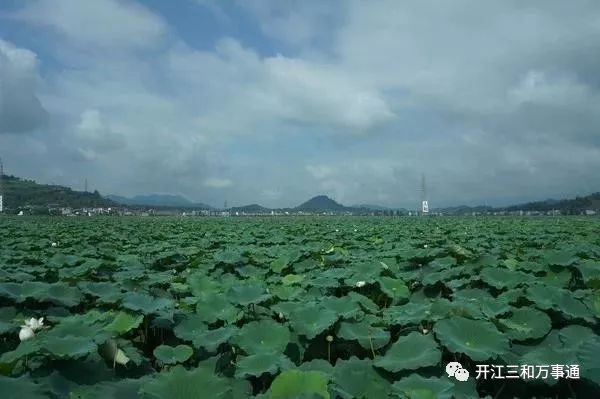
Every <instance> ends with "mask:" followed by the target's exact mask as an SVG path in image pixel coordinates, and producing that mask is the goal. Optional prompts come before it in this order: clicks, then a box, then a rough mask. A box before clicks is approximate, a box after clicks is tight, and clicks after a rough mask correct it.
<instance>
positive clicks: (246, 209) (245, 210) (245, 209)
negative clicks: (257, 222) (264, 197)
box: [229, 204, 271, 213]
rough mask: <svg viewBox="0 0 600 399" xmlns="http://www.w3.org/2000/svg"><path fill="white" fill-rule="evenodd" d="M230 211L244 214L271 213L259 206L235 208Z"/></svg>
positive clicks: (269, 210)
mask: <svg viewBox="0 0 600 399" xmlns="http://www.w3.org/2000/svg"><path fill="white" fill-rule="evenodd" d="M229 211H231V212H243V213H267V212H271V209H269V208H265V207H264V206H261V205H258V204H251V205H245V206H237V207H233V208H231V209H230V210H229Z"/></svg>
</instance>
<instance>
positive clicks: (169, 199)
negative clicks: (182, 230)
mask: <svg viewBox="0 0 600 399" xmlns="http://www.w3.org/2000/svg"><path fill="white" fill-rule="evenodd" d="M106 198H108V199H110V200H112V201H114V202H117V203H119V204H123V205H129V206H135V205H138V206H155V207H170V208H201V209H211V208H212V207H211V206H210V205H206V204H202V203H194V202H192V201H190V200H188V199H187V198H185V197H182V196H180V195H170V194H150V195H136V196H135V197H131V198H129V197H123V196H120V195H112V194H111V195H107V196H106Z"/></svg>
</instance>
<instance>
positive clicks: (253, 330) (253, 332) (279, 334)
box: [233, 320, 290, 354]
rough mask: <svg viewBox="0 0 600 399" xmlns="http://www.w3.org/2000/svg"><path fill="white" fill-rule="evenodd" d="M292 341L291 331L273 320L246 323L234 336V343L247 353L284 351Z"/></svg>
mask: <svg viewBox="0 0 600 399" xmlns="http://www.w3.org/2000/svg"><path fill="white" fill-rule="evenodd" d="M289 342H290V331H289V330H288V328H287V327H286V326H284V325H281V324H279V323H277V322H275V321H273V320H260V321H253V322H250V323H247V324H244V326H243V327H242V328H240V329H239V331H238V333H237V335H235V337H234V338H233V343H235V344H236V345H237V346H239V347H240V348H241V349H242V350H243V351H244V352H246V353H247V354H256V353H265V352H283V351H284V350H285V347H286V346H287V344H288V343H289Z"/></svg>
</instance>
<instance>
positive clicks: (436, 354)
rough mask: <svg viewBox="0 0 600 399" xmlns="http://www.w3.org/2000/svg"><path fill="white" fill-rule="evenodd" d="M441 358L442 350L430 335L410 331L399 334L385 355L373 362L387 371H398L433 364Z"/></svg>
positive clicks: (437, 362)
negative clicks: (402, 334)
mask: <svg viewBox="0 0 600 399" xmlns="http://www.w3.org/2000/svg"><path fill="white" fill-rule="evenodd" d="M441 360H442V352H441V351H440V349H439V347H438V344H437V343H436V341H435V339H434V338H433V337H432V336H431V335H423V334H421V333H417V332H412V333H410V334H408V335H406V336H400V337H399V338H398V340H397V341H396V342H394V344H392V346H391V347H390V348H389V349H388V350H387V352H386V353H385V356H381V357H378V358H376V359H375V360H374V362H373V364H374V365H375V366H376V367H381V368H383V369H385V370H387V371H391V372H399V371H402V370H416V369H418V368H420V367H428V366H435V365H437V364H439V363H440V362H441Z"/></svg>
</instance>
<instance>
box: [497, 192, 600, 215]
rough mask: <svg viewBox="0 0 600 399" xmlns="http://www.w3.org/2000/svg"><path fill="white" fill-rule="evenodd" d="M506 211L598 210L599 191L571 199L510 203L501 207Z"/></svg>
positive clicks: (563, 211) (599, 206)
mask: <svg viewBox="0 0 600 399" xmlns="http://www.w3.org/2000/svg"><path fill="white" fill-rule="evenodd" d="M501 209H502V210H506V211H544V212H547V211H552V210H557V211H560V212H561V213H580V212H582V211H585V210H588V209H589V210H595V211H600V192H597V193H593V194H590V195H586V196H584V197H575V198H573V199H563V200H554V199H550V200H545V201H536V202H528V203H525V204H520V205H512V206H508V207H504V208H501Z"/></svg>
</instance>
